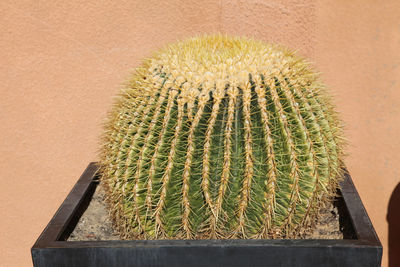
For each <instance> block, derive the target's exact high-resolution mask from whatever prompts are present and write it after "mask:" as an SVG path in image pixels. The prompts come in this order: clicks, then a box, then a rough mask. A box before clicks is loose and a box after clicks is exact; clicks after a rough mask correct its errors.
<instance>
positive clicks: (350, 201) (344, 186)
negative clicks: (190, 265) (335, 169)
mask: <svg viewBox="0 0 400 267" xmlns="http://www.w3.org/2000/svg"><path fill="white" fill-rule="evenodd" d="M98 170H99V165H98V164H97V163H96V162H91V163H90V164H89V165H88V167H87V168H86V169H85V171H84V172H83V174H82V175H81V177H80V178H79V180H78V181H77V183H76V184H75V186H74V187H73V188H72V190H71V191H70V193H69V194H68V196H67V197H66V199H65V200H64V202H63V203H62V204H61V206H60V207H59V209H58V210H57V212H56V213H55V214H54V216H53V218H52V219H51V220H50V222H49V223H48V225H47V226H46V228H45V229H44V230H43V232H42V233H41V234H40V236H39V237H38V239H37V240H36V242H35V244H34V245H33V247H32V249H31V252H32V258H33V259H34V254H35V253H39V252H40V251H43V250H47V251H48V250H50V249H59V248H62V249H69V248H71V249H72V248H82V249H94V248H110V249H125V248H139V249H146V248H150V249H154V248H155V249H159V248H161V249H162V248H168V249H169V248H174V247H175V248H181V249H186V248H208V247H215V248H228V247H229V248H233V249H235V248H237V249H239V248H243V247H249V248H251V247H253V248H262V249H266V248H279V247H285V248H287V247H288V246H290V247H293V248H296V247H299V248H319V247H326V248H338V249H350V248H355V249H363V248H365V249H374V250H376V253H377V257H378V258H380V257H381V254H382V244H381V242H380V240H379V238H378V236H377V234H376V232H375V230H374V227H373V225H372V223H371V220H370V218H369V217H368V214H367V212H366V210H365V207H364V205H363V204H362V202H361V199H360V196H359V194H358V192H357V190H356V188H355V186H354V184H353V181H352V179H351V176H350V174H349V173H348V171H347V170H345V175H344V179H343V181H342V182H341V189H340V191H341V195H342V197H343V200H344V203H345V209H347V211H348V214H349V216H350V221H351V224H352V226H353V229H354V233H355V235H356V238H355V239H218V240H215V239H214V240H213V239H206V240H205V239H203V240H109V241H65V240H66V237H67V235H69V233H68V234H65V233H66V232H67V228H68V227H71V225H70V224H72V220H73V219H74V218H75V219H76V217H77V216H79V217H80V215H78V210H79V208H80V207H81V206H82V205H83V201H84V199H85V197H86V198H87V196H88V195H89V194H90V192H93V191H94V188H95V187H96V183H97V182H98V180H96V177H97V176H96V174H97V171H98ZM91 190H92V191H91ZM79 217H78V219H79Z"/></svg>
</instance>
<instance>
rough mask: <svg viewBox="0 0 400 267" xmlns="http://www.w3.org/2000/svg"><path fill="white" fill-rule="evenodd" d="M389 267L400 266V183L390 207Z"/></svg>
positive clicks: (391, 198) (388, 215) (391, 199)
mask: <svg viewBox="0 0 400 267" xmlns="http://www.w3.org/2000/svg"><path fill="white" fill-rule="evenodd" d="M387 221H388V223H389V267H399V266H400V183H399V184H397V186H396V188H395V189H394V191H393V193H392V195H391V197H390V200H389V206H388V212H387Z"/></svg>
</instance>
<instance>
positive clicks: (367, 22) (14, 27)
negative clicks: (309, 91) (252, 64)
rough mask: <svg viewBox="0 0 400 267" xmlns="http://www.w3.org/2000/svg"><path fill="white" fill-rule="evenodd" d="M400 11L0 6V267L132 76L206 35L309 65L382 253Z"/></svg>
mask: <svg viewBox="0 0 400 267" xmlns="http://www.w3.org/2000/svg"><path fill="white" fill-rule="evenodd" d="M399 14H400V2H398V1H381V2H380V3H379V4H378V3H377V2H376V1H373V0H368V1H367V0H364V1H361V0H358V1H355V0H354V1H323V0H314V1H307V0H285V1H278V0H248V1H240V0H231V1H227V0H221V1H212V0H205V1H194V0H189V1H188V0H186V1H185V0H168V1H156V0H152V1H149V0H146V1H143V0H136V1H119V2H118V4H116V3H115V1H110V0H103V1H41V0H39V1H32V0H24V1H18V3H15V1H9V0H3V1H1V3H0V34H1V38H0V62H1V65H0V82H1V85H2V86H1V89H0V90H1V97H0V170H1V171H0V218H1V219H0V229H1V231H0V258H1V259H2V263H1V264H2V266H31V264H32V263H31V259H30V252H29V249H30V247H31V246H32V244H33V243H34V241H35V238H37V236H38V235H39V234H40V232H41V231H42V229H43V228H44V227H45V225H46V223H47V222H48V221H49V219H50V218H51V217H52V215H53V213H54V212H55V211H56V209H57V207H58V206H59V205H60V203H61V202H62V200H63V199H64V197H65V196H66V194H67V193H68V192H69V190H70V189H71V187H72V186H73V184H74V182H75V181H76V179H77V178H78V177H79V175H80V173H81V172H82V171H83V169H84V168H85V166H86V165H87V163H88V162H90V161H94V160H96V158H97V156H96V151H97V142H98V137H99V133H100V130H101V122H102V118H104V116H105V114H106V112H107V110H108V109H109V108H110V105H111V103H112V98H113V96H114V95H115V94H116V93H117V92H118V89H119V88H120V85H121V83H122V82H123V81H124V80H125V79H126V77H127V76H128V75H129V73H130V71H131V69H132V68H133V67H135V66H137V65H138V64H139V63H140V60H141V59H142V58H144V57H146V56H149V55H150V54H151V51H152V50H154V49H156V48H159V47H161V46H163V45H164V44H166V43H169V42H172V41H175V40H177V39H182V38H184V37H188V36H191V35H195V34H200V33H204V32H226V33H229V34H237V35H248V36H254V37H256V38H259V39H263V40H265V41H276V42H280V43H282V44H285V45H287V46H289V47H291V48H294V49H298V50H299V53H301V54H303V55H305V56H307V57H309V58H310V59H311V60H312V61H314V62H315V65H316V67H317V68H318V69H319V70H320V71H321V72H322V76H323V78H324V80H325V82H326V84H327V85H328V87H329V88H330V91H331V92H332V94H334V95H335V96H336V102H337V105H338V109H339V110H340V111H341V113H342V117H343V119H344V120H345V122H346V125H347V127H346V134H347V138H348V140H349V149H348V154H349V156H348V158H347V161H346V162H347V165H348V168H349V169H350V172H351V174H352V176H353V179H354V180H355V183H356V186H357V187H358V189H359V192H360V195H361V198H362V199H363V201H364V203H365V205H366V208H367V210H368V212H369V214H370V216H371V218H372V221H373V223H374V226H375V228H376V230H377V231H378V234H379V236H380V238H381V240H382V242H383V244H384V246H385V255H384V261H383V266H387V264H388V260H387V251H388V249H387V242H388V225H387V223H386V212H387V207H388V202H389V198H390V196H391V193H392V191H393V190H394V188H395V187H396V185H397V184H398V183H399V181H400V177H399V171H398V170H397V169H396V163H397V162H399V160H400V154H399V153H398V152H399V151H400V141H399V138H398V135H399V127H400V120H399V115H400V114H399V111H400V90H399V89H400V84H399V82H400V68H399V63H400V53H399V51H400V20H399Z"/></svg>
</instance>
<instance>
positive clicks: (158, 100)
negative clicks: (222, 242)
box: [100, 35, 343, 239]
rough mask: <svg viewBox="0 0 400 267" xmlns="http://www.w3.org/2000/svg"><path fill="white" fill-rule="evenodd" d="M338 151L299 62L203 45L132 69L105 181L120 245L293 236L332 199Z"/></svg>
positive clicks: (209, 42) (309, 73) (318, 89)
mask: <svg viewBox="0 0 400 267" xmlns="http://www.w3.org/2000/svg"><path fill="white" fill-rule="evenodd" d="M342 143H343V142H342V139H341V124H340V122H339V120H338V118H337V114H336V112H335V110H334V107H333V105H332V103H331V100H330V98H329V96H328V95H327V94H326V92H325V90H324V86H323V84H322V83H321V82H320V80H319V77H318V75H317V74H316V73H315V72H314V71H313V70H312V69H311V67H310V65H309V63H307V62H306V61H305V60H304V59H302V58H301V57H299V56H297V55H296V54H295V53H294V52H292V51H289V50H288V49H286V48H283V47H280V46H277V45H273V44H265V43H262V42H259V41H255V40H251V39H246V38H235V37H228V36H222V35H211V36H203V37H197V38H191V39H188V40H185V41H183V42H179V43H176V44H173V45H170V46H168V47H166V48H165V49H163V50H161V51H159V52H158V53H156V54H155V55H154V56H153V57H151V58H149V59H147V60H145V62H144V63H143V64H142V65H141V66H140V67H138V68H137V69H136V70H135V73H134V74H133V76H132V78H131V79H130V80H129V82H128V83H127V85H126V87H125V88H124V90H123V91H122V93H121V96H120V98H119V100H118V102H117V103H116V105H115V107H114V109H113V110H112V112H111V114H110V116H109V120H108V122H107V123H106V131H105V134H104V140H103V143H102V148H101V162H100V163H101V166H102V168H101V171H102V183H103V184H104V185H105V187H106V190H107V198H108V203H109V206H110V208H111V211H112V212H111V213H112V216H113V219H114V222H115V223H116V225H117V227H118V230H119V232H120V233H121V236H122V237H124V238H141V239H193V238H197V239H203V238H295V237H298V236H300V235H301V234H302V233H303V232H304V231H306V230H307V229H309V228H310V225H312V222H313V220H314V219H315V218H316V216H317V215H318V210H319V208H320V206H321V205H322V204H323V203H325V202H327V201H328V200H329V199H330V198H331V197H332V196H333V195H334V194H335V192H336V189H337V187H338V179H340V177H341V167H342V163H341V162H342V154H343V153H342V147H343V144H342Z"/></svg>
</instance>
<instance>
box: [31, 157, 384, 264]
mask: <svg viewBox="0 0 400 267" xmlns="http://www.w3.org/2000/svg"><path fill="white" fill-rule="evenodd" d="M97 170H98V166H97V165H96V163H90V164H89V166H88V167H87V168H86V170H85V171H84V173H83V174H82V176H81V177H80V179H79V180H78V182H77V183H76V185H75V186H74V188H73V189H72V190H71V192H70V193H69V195H68V196H67V198H66V199H65V201H64V202H63V204H62V205H61V207H60V208H59V209H58V211H57V212H56V214H55V215H54V217H53V218H52V219H51V221H50V222H49V224H48V225H47V227H46V228H45V229H44V231H43V232H42V234H41V235H40V236H39V238H38V239H37V241H36V243H35V244H34V245H33V247H32V250H31V251H32V260H33V264H34V266H35V267H55V266H57V267H63V266H66V267H73V266H93V267H103V266H104V267H112V266H118V267H123V266H190V267H194V266H207V267H209V266H251V267H255V266H305V267H312V266H341V267H344V266H351V267H357V266H362V267H366V266H380V264H381V257H382V245H381V243H380V241H379V239H378V237H377V235H376V233H375V230H374V228H373V226H372V224H371V221H370V219H369V217H368V215H367V213H366V211H365V208H364V206H363V204H362V203H361V200H360V197H359V195H358V193H357V191H356V189H355V187H354V184H353V182H352V180H351V177H350V175H348V174H346V178H345V180H344V181H343V182H342V190H341V192H340V193H341V195H342V198H341V199H340V201H341V202H342V208H343V210H344V212H345V213H347V215H348V216H344V217H345V218H349V220H350V221H351V226H352V229H347V232H348V233H347V234H346V235H345V236H347V237H348V239H343V240H327V239H323V240H319V239H301V240H300V239H297V240H291V239H286V240H129V241H66V240H67V238H68V236H69V234H70V233H71V232H72V230H73V229H74V227H75V225H76V223H77V222H78V220H79V218H80V216H81V215H82V213H83V212H84V210H85V209H86V207H87V205H88V203H89V202H90V199H91V196H92V194H93V192H94V190H95V188H96V186H97V182H96V171H97Z"/></svg>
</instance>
